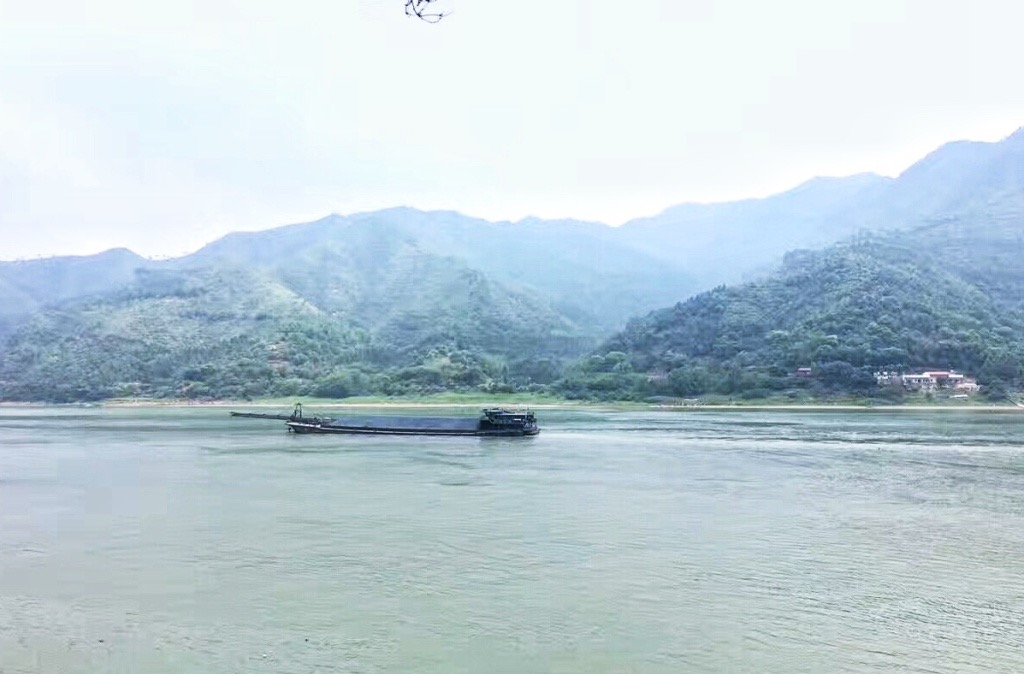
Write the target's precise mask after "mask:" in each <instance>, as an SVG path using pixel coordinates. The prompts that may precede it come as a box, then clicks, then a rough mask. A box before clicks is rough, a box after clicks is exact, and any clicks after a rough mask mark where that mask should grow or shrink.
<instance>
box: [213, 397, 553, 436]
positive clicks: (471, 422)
mask: <svg viewBox="0 0 1024 674" xmlns="http://www.w3.org/2000/svg"><path fill="white" fill-rule="evenodd" d="M231 416H234V417H246V418H250V419H280V420H283V421H284V422H285V425H286V426H287V427H288V430H289V431H292V432H295V433H344V434H349V435H477V436H504V437H515V436H526V435H536V434H537V433H539V432H540V428H538V426H537V419H536V417H535V416H534V413H533V412H531V411H529V410H507V409H504V408H502V407H491V408H487V409H484V410H483V411H482V412H481V413H480V416H478V417H475V418H474V417H461V416H444V417H441V416H432V417H420V416H407V415H398V414H395V415H390V414H374V415H347V414H346V415H343V416H339V417H336V418H328V417H318V416H312V417H307V416H304V415H303V412H302V404H301V403H296V405H295V409H294V410H293V411H292V413H291V414H290V415H285V414H263V413H255V412H232V413H231Z"/></svg>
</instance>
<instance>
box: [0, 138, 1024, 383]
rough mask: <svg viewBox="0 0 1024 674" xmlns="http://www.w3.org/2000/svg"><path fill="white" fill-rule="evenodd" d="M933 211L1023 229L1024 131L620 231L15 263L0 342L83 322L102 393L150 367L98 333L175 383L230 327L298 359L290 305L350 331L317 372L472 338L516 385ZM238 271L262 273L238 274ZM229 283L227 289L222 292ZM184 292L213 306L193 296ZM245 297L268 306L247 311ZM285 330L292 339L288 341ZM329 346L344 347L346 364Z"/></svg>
mask: <svg viewBox="0 0 1024 674" xmlns="http://www.w3.org/2000/svg"><path fill="white" fill-rule="evenodd" d="M937 225H942V228H943V229H942V232H943V233H942V234H941V236H940V240H938V241H935V240H930V243H929V247H930V248H931V249H933V250H941V247H942V245H945V243H949V245H951V246H952V245H953V243H954V242H955V244H956V246H958V248H956V250H960V251H963V250H967V249H970V248H971V245H972V243H971V242H972V241H973V239H974V238H975V236H976V234H977V235H980V234H982V233H983V232H992V231H995V230H1000V231H1002V232H1003V234H1004V235H1006V236H1009V237H1010V238H1012V236H1013V234H1014V232H1017V233H1019V232H1020V231H1022V229H1024V130H1021V131H1018V132H1016V133H1015V134H1013V135H1011V136H1009V137H1008V138H1006V139H1005V140H1003V141H1001V142H998V143H977V142H955V143H949V144H947V145H944V146H942V147H940V148H939V149H937V150H935V151H934V152H932V153H931V154H929V155H928V156H927V157H925V158H924V159H922V160H921V161H919V162H917V163H916V164H914V165H913V166H911V167H910V168H909V169H907V171H905V172H904V173H903V174H901V175H900V176H898V177H897V178H884V177H881V176H877V175H872V174H862V175H855V176H850V177H846V178H816V179H813V180H810V181H807V182H806V183H804V184H802V185H800V186H798V187H796V188H794V189H792V190H789V191H787V192H784V193H781V194H777V195H774V196H771V197H767V198H764V199H749V200H744V201H738V202H730V203H722V204H706V205H701V204H684V205H680V206H676V207H672V208H669V209H667V210H666V211H664V212H663V213H661V214H659V215H657V216H654V217H650V218H641V219H637V220H634V221H631V222H628V223H626V224H624V225H622V226H621V227H617V228H613V227H608V226H605V225H602V224H600V223H592V222H582V221H574V220H557V221H546V220H541V219H536V218H528V219H525V220H522V221H519V222H516V223H508V222H500V223H495V222H488V221H485V220H480V219H476V218H471V217H467V216H464V215H461V214H459V213H454V212H441V211H437V212H423V211H419V210H416V209H412V208H393V209H387V210H383V211H377V212H372V213H362V214H356V215H350V216H338V215H332V216H328V217H326V218H323V219H321V220H318V221H315V222H309V223H303V224H296V225H289V226H285V227H279V228H276V229H272V230H267V231H262V232H247V233H236V234H230V235H228V236H225V237H223V238H221V239H219V240H217V241H214V242H212V243H210V244H209V245H207V246H205V247H204V248H202V249H200V250H199V251H197V252H195V253H193V254H191V255H188V256H184V257H181V258H176V259H173V260H162V261H156V260H147V259H144V258H141V257H139V256H137V255H135V254H134V253H131V252H130V251H127V250H123V249H121V250H112V251H108V252H106V253H102V254H100V255H95V256H87V257H67V258H49V259H43V260H31V261H19V262H4V263H0V338H3V337H7V338H8V340H9V344H19V345H21V346H22V347H24V346H25V345H26V344H27V343H28V341H29V340H27V338H26V335H28V334H32V335H34V337H33V339H34V340H35V341H36V342H37V346H38V349H37V350H38V353H34V355H33V354H28V355H26V353H24V352H22V353H21V355H20V356H19V359H20V360H19V361H18V362H19V367H27V368H31V361H32V358H35V357H38V358H44V357H45V358H48V359H49V360H50V361H51V362H54V363H60V362H62V359H65V358H70V357H72V356H73V355H74V354H73V349H72V346H71V343H70V342H68V341H67V338H68V336H69V335H72V334H73V335H74V338H75V340H76V342H75V344H77V345H78V346H77V347H75V348H77V349H79V353H80V355H74V358H75V359H76V362H77V363H78V365H80V366H81V367H82V368H83V369H82V372H83V373H90V374H88V376H87V375H85V374H83V378H84V379H88V378H89V377H90V376H96V377H99V378H100V379H102V380H103V381H106V382H107V383H108V384H109V386H106V388H104V389H103V390H104V391H106V392H107V393H108V394H109V393H110V392H112V391H116V390H117V388H116V386H115V384H116V383H117V382H123V381H137V380H140V379H143V378H144V377H143V375H144V374H145V373H140V372H135V371H133V370H132V368H131V367H127V366H126V367H122V368H121V369H120V370H119V371H118V372H116V373H113V372H111V373H107V374H102V373H100V374H97V372H96V368H95V367H93V365H90V364H89V363H88V362H86V361H88V359H89V358H90V357H95V358H100V357H101V354H102V353H103V350H102V349H100V350H96V351H95V353H94V354H93V356H89V355H88V349H85V350H82V348H81V346H82V345H83V344H85V343H91V344H94V343H96V342H97V340H99V341H101V342H102V341H103V340H113V341H114V342H118V340H132V339H135V340H136V341H138V340H137V339H136V337H135V336H136V335H146V336H147V337H146V340H148V341H146V340H144V342H145V343H144V344H141V345H140V344H136V345H135V346H136V347H138V348H137V349H136V351H137V353H138V355H139V358H140V359H142V358H143V355H144V353H145V352H146V350H147V349H149V350H150V351H152V352H154V353H160V354H162V358H164V359H165V360H166V362H167V363H168V365H167V368H165V369H167V370H168V371H167V372H165V373H163V374H161V375H160V376H161V377H163V378H164V380H165V386H164V388H162V389H161V390H162V391H164V393H163V394H167V391H168V390H171V389H173V387H174V386H178V387H179V388H180V384H181V381H183V379H182V377H183V376H184V375H183V374H182V373H183V372H185V371H188V372H190V373H191V374H192V375H195V373H196V368H202V367H203V366H207V365H210V366H213V365H211V363H213V364H214V365H216V363H215V362H214V361H216V360H217V359H218V358H219V359H225V358H229V357H230V353H231V350H230V349H225V348H222V347H223V346H224V344H227V343H231V342H232V340H239V339H242V340H249V341H247V342H246V346H245V347H244V349H242V351H245V353H247V354H248V355H247V358H249V359H250V360H251V361H252V363H260V362H264V365H265V361H267V360H268V357H267V352H268V351H271V352H275V353H276V354H277V355H276V356H275V358H276V359H277V361H281V353H282V350H283V349H285V343H286V342H287V344H288V348H289V349H291V351H290V354H291V357H298V356H297V354H296V350H297V349H299V348H300V343H303V344H306V347H304V348H311V347H309V344H308V340H306V341H305V342H303V340H297V339H292V337H294V336H295V334H298V333H297V332H296V331H294V330H293V331H292V332H288V331H287V330H285V327H284V326H285V324H287V323H288V321H289V320H291V319H292V318H301V319H302V320H304V321H307V322H308V324H307V325H305V327H303V330H305V329H306V328H309V330H310V331H311V332H310V333H309V334H314V333H316V334H320V333H317V331H318V330H322V331H326V332H324V333H323V335H328V333H330V334H334V338H338V339H341V341H343V342H345V344H347V345H348V346H346V349H349V347H351V348H350V349H349V350H348V351H345V354H346V355H340V352H339V353H334V352H331V353H333V354H334V355H333V356H332V355H331V354H330V353H327V352H324V354H323V362H322V363H321V364H320V365H318V366H317V367H315V368H313V367H312V366H311V367H310V368H307V369H306V370H303V374H302V377H301V378H302V381H304V382H306V383H309V382H308V381H307V380H310V381H312V380H321V379H324V378H326V377H331V376H335V375H337V374H338V373H337V370H339V368H340V369H345V368H344V367H342V365H344V366H345V367H347V368H349V369H351V367H354V366H355V364H356V363H358V362H360V360H361V359H363V360H366V359H368V360H374V359H376V360H375V361H374V362H376V367H377V368H378V369H379V368H416V367H420V368H423V367H426V368H428V369H429V367H434V366H433V365H428V364H429V363H434V364H435V365H436V364H437V362H438V360H437V359H438V358H442V359H443V358H448V359H449V360H448V361H445V362H446V363H447V362H449V361H450V360H451V357H452V354H462V355H460V356H458V358H461V359H462V360H463V361H465V362H464V363H463V365H464V366H465V367H466V368H468V369H469V370H473V371H474V372H477V374H475V375H473V376H472V377H470V378H469V379H471V380H472V381H473V382H476V383H479V382H480V381H483V380H487V379H488V378H491V379H501V377H509V376H512V377H513V378H514V377H515V374H516V372H517V371H518V372H519V375H521V376H520V380H521V381H539V379H543V378H544V377H543V376H541V375H538V374H537V373H536V372H534V373H533V374H529V373H526V372H525V370H524V368H526V369H529V367H530V366H529V365H528V362H530V361H537V360H544V359H551V360H552V362H554V361H559V362H561V361H564V360H565V359H567V358H572V357H576V356H579V355H582V354H584V353H586V352H587V351H589V350H590V349H591V348H593V347H594V346H596V345H597V343H598V341H599V340H601V339H603V338H605V337H607V336H609V335H611V334H612V333H613V332H614V331H616V330H617V329H619V328H621V327H622V326H623V325H625V324H626V322H627V320H629V319H630V318H631V317H635V316H639V315H643V314H645V313H647V312H649V311H652V310H655V309H658V308H660V307H665V306H668V305H672V304H674V303H676V302H679V301H681V300H684V299H686V298H688V297H690V296H692V295H694V294H695V293H698V292H700V291H702V290H706V289H709V288H711V287H713V286H716V285H719V284H722V283H733V282H736V281H739V280H741V279H744V278H748V277H749V276H750V275H751V274H761V273H764V272H767V271H770V270H771V269H772V268H773V267H774V266H775V265H776V264H777V263H778V262H779V261H781V259H782V256H783V254H785V253H787V252H788V251H791V250H794V249H806V248H820V247H823V246H827V245H829V244H832V243H835V242H838V241H841V240H844V239H846V238H848V237H850V236H851V235H854V234H857V233H863V232H867V231H884V230H906V231H908V232H911V233H915V232H917V233H915V234H913V235H912V236H920V237H924V238H927V237H929V236H931V237H932V239H935V237H936V236H939V235H936V234H935V233H934V232H936V231H938V230H935V229H934V227H935V226H937ZM929 228H932V229H931V230H930V229H929ZM929 231H931V232H932V234H929ZM982 238H986V237H985V236H982ZM990 239H991V237H988V239H987V240H990ZM911 240H913V238H911V239H908V241H911ZM951 250H953V249H952V248H951ZM997 253H998V247H996V248H995V249H993V253H992V254H993V255H996V254H997ZM998 262H999V265H1001V266H999V268H1000V269H1002V268H1003V267H1005V266H1007V265H1011V266H1012V260H1007V259H1000V260H999V261H998ZM974 263H975V264H977V263H978V261H977V260H975V261H974ZM233 276H234V277H238V278H243V277H244V278H247V279H249V281H248V282H247V283H243V284H234V283H232V282H230V279H232V278H233ZM984 281H985V282H986V283H990V284H991V283H1002V284H1004V286H1005V287H1004V288H1003V289H1004V290H1006V289H1007V288H1009V289H1013V288H1016V287H1017V285H1016V284H1017V283H1018V281H1017V279H1016V277H1015V276H1013V274H1012V273H1010V274H1007V275H1003V276H999V275H995V276H993V275H988V276H986V277H985V279H984ZM217 284H221V285H230V286H231V288H232V289H231V291H230V292H221V291H220V290H218V289H217ZM257 289H258V291H257ZM1011 294H1012V293H1011ZM1006 295H1007V293H1006V292H1003V293H1002V295H1000V296H1001V297H1002V296H1006ZM267 302H269V304H267ZM190 303H193V304H195V303H198V304H201V305H202V307H203V308H202V309H201V310H193V309H194V307H193V309H189V307H190V306H191V304H190ZM238 303H241V304H238ZM240 306H246V307H248V309H247V311H250V312H251V313H253V315H260V316H263V318H262V319H260V321H257V322H256V323H252V322H251V316H250V315H249V314H247V313H246V312H245V311H242V310H241V309H240V308H239V307H240ZM161 312H165V313H166V312H171V314H173V315H178V316H179V317H188V321H190V322H189V326H190V330H191V331H192V334H193V335H194V340H193V341H194V342H195V343H194V344H191V345H190V343H189V338H188V335H187V334H185V333H181V332H180V331H178V332H176V333H175V337H174V340H172V341H173V343H171V342H168V343H162V342H161V336H160V334H158V333H154V332H153V331H152V330H150V329H149V328H148V327H146V325H145V322H146V321H153V320H155V319H154V317H155V316H157V315H158V314H160V313H161ZM190 312H191V313H190ZM293 327H294V326H293ZM332 331H333V332H332ZM337 331H341V333H344V335H345V336H344V338H343V339H342V338H339V337H338V334H335V332H337ZM285 332H287V333H288V334H289V335H291V337H288V338H287V339H285V338H283V337H282V334H284V333H285ZM299 332H301V330H300V331H299ZM339 334H340V333H339ZM323 335H322V336H323ZM326 338H327V337H324V339H326ZM289 339H291V340H292V341H290V342H289V341H288V340H289ZM304 339H305V338H304ZM310 339H312V338H310ZM282 340H283V341H282ZM313 341H316V340H315V339H314V340H313ZM111 343H113V342H111ZM197 344H201V345H202V347H201V348H197V347H196V345H197ZM109 345H110V344H108V346H109ZM122 346H123V345H122ZM142 347H144V348H142ZM133 348H134V347H133ZM343 350H344V349H343ZM81 354H85V355H81ZM367 354H370V355H367ZM466 354H472V356H469V355H466ZM335 356H336V357H337V358H341V359H342V361H344V362H342V361H338V362H337V363H332V362H331V360H330V359H331V357H335ZM25 358H27V359H28V360H24V359H25ZM458 358H457V359H456V360H458ZM4 359H5V356H4V355H3V352H2V351H0V372H2V371H3V370H4V368H6V371H7V373H8V375H7V376H8V377H10V376H11V375H10V372H11V367H10V365H11V362H12V360H11V356H10V355H7V356H6V361H7V363H6V365H5V364H4ZM204 359H205V360H204ZM211 359H213V360H211ZM272 360H273V359H272ZM206 361H210V362H206ZM285 361H287V358H286V359H285ZM285 361H281V362H285ZM513 361H516V362H518V365H512V366H511V372H512V374H511V375H510V374H509V372H510V370H509V369H508V368H509V367H510V363H512V362H513ZM275 367H276V366H275ZM437 367H441V366H440V365H437ZM445 367H447V365H445ZM474 368H476V369H475V370H474ZM503 368H505V369H503ZM517 368H518V370H517ZM243 369H244V368H243ZM270 370H271V372H270V374H267V373H264V375H265V377H266V381H268V382H269V381H272V380H274V377H275V376H279V375H280V376H281V377H284V376H285V375H284V374H281V373H282V372H287V371H288V367H287V363H285V365H282V366H281V367H276V369H275V368H270ZM346 371H347V370H346ZM275 372H276V373H277V374H273V373H275ZM420 374H423V373H420ZM449 374H451V373H449ZM151 375H152V373H149V374H145V376H151ZM264 375H261V376H264ZM346 376H348V375H346ZM410 376H412V375H410ZM416 376H419V375H416ZM423 376H425V377H427V379H428V380H429V379H430V377H431V376H433V375H430V376H428V375H425V374H424V375H423ZM446 376H447V375H446ZM453 376H454V375H453ZM293 378H294V377H293ZM84 379H83V381H84ZM185 379H187V377H186V378H185ZM441 379H443V377H441ZM548 379H550V376H549V377H548ZM275 381H276V380H275ZM439 381H440V380H439ZM468 381H469V380H467V382H468ZM83 385H84V384H83ZM438 385H439V386H441V385H442V384H438ZM444 385H447V384H444ZM2 386H3V382H2V381H0V397H2V396H3V395H4V392H3V390H2ZM296 386H298V384H296ZM167 387H171V389H168V388H167ZM293 388H294V387H293ZM232 391H233V392H234V393H238V391H236V390H234V389H232ZM289 391H290V390H289ZM265 392H266V391H264V393H265Z"/></svg>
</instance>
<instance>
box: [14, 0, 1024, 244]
mask: <svg viewBox="0 0 1024 674" xmlns="http://www.w3.org/2000/svg"><path fill="white" fill-rule="evenodd" d="M402 5H403V2H402V0H332V1H331V2H308V1H305V0H290V1H289V2H282V1H280V0H274V1H270V0H244V1H243V0H202V1H199V0H191V1H190V0H175V1H174V2H161V3H154V2H139V0H130V1H129V0H89V1H88V2H81V1H80V0H74V1H72V0H33V1H32V2H28V1H26V0H0V259H14V258H18V257H34V256H37V255H51V254H69V253H76V254H77V253H94V252H98V251H101V250H104V249H107V248H111V247H115V246H126V247H129V248H131V249H133V250H135V251H136V252H139V253H141V254H144V255H179V254H183V253H186V252H191V251H192V250H194V249H196V248H198V247H199V246H201V245H202V244H204V243H206V242H208V241H210V240H213V239H214V238H217V237H218V236H220V235H222V234H224V233H226V232H228V231H231V230H238V229H262V228H266V227H270V226H276V225H280V224H285V223H288V222H295V221H301V220H307V219H313V218H316V217H320V216H323V215H326V214H327V213H330V212H339V213H349V212H353V211H359V210H370V209H375V208H382V207H388V206H397V205H410V206H416V207H420V208H428V209H433V208H445V209H455V210H459V211H462V212H465V213H467V214H470V215H477V216H481V217H486V218H491V219H518V218H520V217H522V216H525V215H531V214H532V215H538V216H542V217H577V218H586V219H595V220H601V221H604V222H609V223H612V224H618V223H620V222H623V221H625V220H627V219H629V218H632V217H637V216H642V215H650V214H653V213H656V212H658V211H660V210H662V209H663V208H665V207H667V206H669V205H672V204H676V203H680V202H683V201H694V200H698V201H710V200H723V199H733V198H740V197H746V196H760V195H765V194H769V193H772V192H776V191H780V190H782V189H785V188H788V187H791V186H793V185H795V184H797V183H799V182H802V181H803V180H805V179H807V178H809V177H811V176H814V175H844V174H850V173H856V172H860V171H876V172H879V173H884V174H889V175H892V174H896V173H898V172H899V171H901V170H902V169H904V168H905V167H906V166H908V165H909V164H910V163H912V162H913V161H914V160H916V159H918V158H920V157H921V156H923V155H924V154H926V153H927V152H929V151H930V150H932V149H934V148H935V147H937V146H938V145H940V144H942V143H943V142H946V141H949V140H954V139H963V138H969V139H977V140H997V139H999V138H1001V137H1003V136H1006V135H1008V134H1010V133H1011V132H1013V131H1014V130H1015V129H1016V128H1018V127H1020V126H1022V125H1024V77H1021V75H1020V64H1021V63H1024V40H1022V39H1021V38H1020V27H1021V26H1022V25H1024V3H1020V2H1019V1H1017V0H1006V1H1001V2H996V1H991V0H972V2H964V1H963V0H956V1H955V2H954V1H947V0H920V1H918V0H902V1H901V0H856V1H851V2H845V1H843V2H832V1H829V0H825V1H822V0H775V1H774V2H764V1H763V0H728V1H723V2H715V1H714V0H701V1H700V2H687V1H686V0H631V1H630V2H611V1H606V0H505V1H503V2H502V1H499V0H439V5H442V6H443V7H444V8H445V9H451V10H454V13H453V14H452V15H451V16H450V17H449V18H447V19H445V20H444V21H442V22H441V23H439V24H435V25H428V24H425V23H422V22H419V21H416V20H412V19H407V18H406V17H405V16H404V15H403V11H402Z"/></svg>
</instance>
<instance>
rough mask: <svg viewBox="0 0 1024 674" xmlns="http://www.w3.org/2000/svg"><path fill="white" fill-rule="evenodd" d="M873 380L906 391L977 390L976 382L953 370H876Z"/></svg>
mask: <svg viewBox="0 0 1024 674" xmlns="http://www.w3.org/2000/svg"><path fill="white" fill-rule="evenodd" d="M875 381H877V382H878V385H879V386H893V385H899V386H902V387H903V388H905V389H907V390H908V391H937V390H939V389H947V390H953V391H956V392H957V393H972V392H974V391H977V390H978V382H976V381H975V380H973V379H968V378H967V377H965V376H964V375H963V374H960V373H959V372H954V371H953V370H928V371H927V372H920V373H900V372H876V373H875Z"/></svg>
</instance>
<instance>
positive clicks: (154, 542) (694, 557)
mask: <svg viewBox="0 0 1024 674" xmlns="http://www.w3.org/2000/svg"><path fill="white" fill-rule="evenodd" d="M541 422H542V428H543V432H542V433H541V435H539V436H537V437H535V438H527V439H487V440H483V439H475V438H387V437H371V438H364V437H344V436H293V435H289V434H287V433H285V432H284V430H283V428H282V426H281V424H280V423H279V422H273V421H252V420H237V419H230V418H228V417H227V415H226V413H225V412H224V411H222V410H209V409H178V410H174V409H167V410H165V409H155V410H154V409H125V410H103V409H85V410H81V409H73V410H66V409H59V408H31V409H30V408H3V409H0V671H2V672H5V673H7V672H68V671H73V672H108V671H133V672H142V671H154V672H155V671H159V672H210V671H218V672H304V673H306V672H331V671H337V672H402V673H405V672H509V673H515V674H522V673H529V672H581V673H582V672H587V673H589V672H681V671H695V672H751V673H753V672H873V671H892V672H1019V671H1024V649H1021V647H1020V644H1021V643H1024V571H1022V570H1021V563H1022V560H1024V535H1022V532H1024V440H1022V438H1024V433H1022V431H1024V415H1020V414H986V413H977V412H975V413H968V412H942V413H910V412H900V413H888V414H886V413H879V412H871V413H867V412H865V413H846V412H828V413H802V412H751V411H747V412H719V411H700V410H697V411H693V410H689V411H685V412H604V411H589V410H588V411H573V412H545V413H544V414H543V415H542V417H541Z"/></svg>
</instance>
